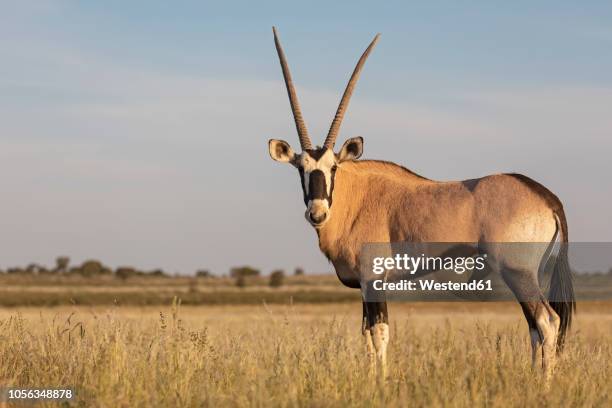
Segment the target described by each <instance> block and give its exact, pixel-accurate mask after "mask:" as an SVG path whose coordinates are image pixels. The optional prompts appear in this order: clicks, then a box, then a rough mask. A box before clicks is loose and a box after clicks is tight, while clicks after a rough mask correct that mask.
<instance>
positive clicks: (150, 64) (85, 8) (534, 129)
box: [0, 0, 612, 273]
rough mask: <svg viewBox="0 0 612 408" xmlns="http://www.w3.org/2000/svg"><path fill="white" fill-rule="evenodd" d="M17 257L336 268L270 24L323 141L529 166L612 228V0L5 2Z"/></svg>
mask: <svg viewBox="0 0 612 408" xmlns="http://www.w3.org/2000/svg"><path fill="white" fill-rule="evenodd" d="M0 6H1V7H2V10H3V12H2V13H1V14H0V56H1V57H0V58H2V61H1V64H0V173H1V174H2V178H1V179H0V180H1V181H0V185H1V187H2V191H3V200H2V202H3V204H2V206H3V214H4V215H3V216H2V217H0V229H1V230H2V231H3V232H2V234H1V236H0V248H2V249H1V250H0V251H1V252H0V256H1V257H0V268H4V267H7V266H10V265H16V264H26V263H28V262H30V261H37V262H41V263H46V264H48V263H51V262H52V260H53V259H54V257H55V256H56V255H60V254H67V255H70V256H72V257H73V259H74V260H75V261H81V260H83V259H86V258H98V259H101V260H103V261H105V262H107V263H108V264H110V265H111V266H116V265H136V266H142V267H145V268H153V267H163V268H164V269H166V270H168V271H180V272H183V273H189V272H192V271H193V270H195V269H197V268H210V269H211V270H213V271H214V272H217V273H224V272H226V271H227V269H228V268H229V267H230V266H232V265H238V264H245V263H248V264H254V265H257V266H260V267H262V268H263V269H264V270H266V271H269V270H270V269H272V268H275V267H284V268H292V267H293V266H295V265H303V266H305V267H306V269H307V270H309V271H320V272H323V271H331V267H330V266H329V265H328V264H327V262H326V261H325V259H324V258H323V256H322V255H320V254H319V252H318V249H317V244H316V236H315V234H314V232H313V231H312V230H311V229H310V227H308V226H307V224H306V223H305V221H304V220H303V217H302V212H303V208H302V207H303V203H302V202H301V192H300V188H299V182H298V177H297V175H296V174H294V171H292V170H290V169H289V168H287V167H283V166H280V165H278V164H277V163H273V162H272V161H271V160H270V159H269V157H268V155H267V145H266V143H267V140H268V139H269V138H270V137H275V138H284V139H286V140H288V141H289V142H290V143H292V144H293V145H296V144H297V138H296V136H295V131H294V127H293V124H292V119H291V115H290V110H289V106H288V103H287V100H286V94H285V91H284V86H283V83H282V77H281V73H280V68H279V66H278V60H277V57H276V53H275V49H274V46H273V42H272V33H271V26H272V25H276V26H277V27H278V29H279V30H280V34H281V39H282V42H283V45H284V47H285V51H286V53H287V56H288V58H289V63H290V65H291V68H292V71H293V75H294V79H295V81H296V83H297V85H298V92H299V95H300V99H301V102H302V106H303V110H304V114H305V118H306V120H307V122H308V124H309V128H310V129H311V133H312V134H313V137H315V138H316V137H319V138H322V137H323V135H324V134H325V130H326V129H327V127H328V126H329V121H330V120H331V118H332V115H333V112H334V110H335V107H336V104H337V101H338V99H339V97H340V93H341V91H342V89H343V87H344V84H345V82H346V80H347V78H348V76H349V74H350V72H351V70H352V68H353V66H354V63H355V62H356V59H357V58H358V56H359V55H360V53H361V52H362V50H363V49H364V48H365V46H366V45H367V44H368V43H369V41H370V40H371V38H372V37H373V36H374V34H376V33H377V32H381V33H382V37H381V41H380V43H379V45H378V46H377V48H376V50H375V51H374V52H373V54H372V56H371V57H370V59H369V61H368V63H367V65H366V68H365V70H364V73H363V75H362V79H361V81H360V83H359V86H358V90H357V92H356V93H355V95H354V97H353V101H352V102H351V107H350V109H349V112H348V115H347V118H346V120H345V124H344V125H343V128H342V133H341V135H340V138H342V139H343V138H347V137H351V136H355V135H358V134H359V135H362V136H364V137H365V140H366V145H365V157H367V158H379V159H387V160H393V161H396V162H398V163H400V164H403V165H405V166H407V167H409V168H412V169H413V170H415V171H417V172H419V173H421V174H423V175H425V176H428V177H431V178H436V179H441V180H448V179H464V178H470V177H478V176H482V175H485V174H489V173H495V172H507V171H517V172H522V173H525V174H528V175H530V176H532V177H533V178H535V179H536V180H539V181H541V182H542V183H544V184H545V185H547V186H548V187H549V188H550V189H551V190H553V191H554V192H556V193H557V194H558V195H559V196H560V198H561V199H562V200H563V201H564V202H565V206H566V210H567V213H568V216H569V219H570V229H571V230H570V231H571V232H570V233H571V235H570V236H571V237H573V239H574V240H580V241H605V240H608V241H609V240H610V239H612V222H611V221H610V218H611V217H609V214H608V212H609V210H608V208H609V202H610V200H611V199H612V192H611V191H610V190H611V188H610V182H609V180H608V177H609V174H610V173H611V171H610V170H612V169H611V167H612V165H611V164H610V160H609V152H610V150H611V149H610V148H611V147H612V146H611V145H612V142H610V134H611V132H612V115H611V114H610V106H612V83H611V80H612V75H610V72H612V52H611V51H612V4H611V3H609V2H589V3H588V5H587V4H586V3H582V4H579V3H575V2H571V3H570V2H537V4H536V2H470V3H469V4H459V3H458V2H435V3H434V2H427V3H425V2H423V3H422V4H416V3H409V2H384V3H383V4H377V3H374V2H350V3H344V2H296V3H290V2H257V4H255V3H254V2H234V3H228V2H218V3H216V4H210V3H205V2H180V3H179V2H161V1H160V2H156V1H146V2H145V1H142V2H120V1H109V2H73V1H61V0H42V1H36V2H29V3H28V2H17V1H15V2H4V1H3V2H0Z"/></svg>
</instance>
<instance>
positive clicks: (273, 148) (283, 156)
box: [268, 139, 295, 163]
mask: <svg viewBox="0 0 612 408" xmlns="http://www.w3.org/2000/svg"><path fill="white" fill-rule="evenodd" d="M268 149H269V150H270V157H272V159H273V160H276V161H277V162H281V163H293V159H295V153H294V152H293V149H292V148H291V146H289V143H287V142H285V141H284V140H276V139H270V140H269V141H268Z"/></svg>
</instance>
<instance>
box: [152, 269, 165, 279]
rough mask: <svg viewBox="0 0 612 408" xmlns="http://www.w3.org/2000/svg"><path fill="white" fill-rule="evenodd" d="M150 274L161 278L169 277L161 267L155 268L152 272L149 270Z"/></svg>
mask: <svg viewBox="0 0 612 408" xmlns="http://www.w3.org/2000/svg"><path fill="white" fill-rule="evenodd" d="M149 275H150V276H155V277H159V278H161V277H167V276H168V275H166V273H165V272H164V271H163V270H161V269H155V270H152V271H151V272H149Z"/></svg>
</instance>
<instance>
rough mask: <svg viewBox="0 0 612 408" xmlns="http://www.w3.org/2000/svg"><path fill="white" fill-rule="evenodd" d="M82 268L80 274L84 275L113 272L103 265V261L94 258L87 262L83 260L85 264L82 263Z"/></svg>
mask: <svg viewBox="0 0 612 408" xmlns="http://www.w3.org/2000/svg"><path fill="white" fill-rule="evenodd" d="M79 269H80V272H79V273H80V274H81V275H83V276H87V277H90V276H99V275H110V274H112V273H113V271H112V270H111V269H110V268H108V267H106V266H104V265H102V262H100V261H96V260H93V259H90V260H87V261H85V262H83V264H82V265H81V267H80V268H79Z"/></svg>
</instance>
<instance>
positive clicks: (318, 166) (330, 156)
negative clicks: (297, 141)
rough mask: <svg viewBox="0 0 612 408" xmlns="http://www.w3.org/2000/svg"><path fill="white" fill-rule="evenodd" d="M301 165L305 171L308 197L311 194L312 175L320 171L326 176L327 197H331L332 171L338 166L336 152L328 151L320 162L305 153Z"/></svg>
mask: <svg viewBox="0 0 612 408" xmlns="http://www.w3.org/2000/svg"><path fill="white" fill-rule="evenodd" d="M299 164H300V165H301V167H302V168H303V169H304V189H305V190H306V194H307V195H308V193H309V191H308V188H309V187H310V173H312V172H313V171H315V170H320V171H321V172H323V175H324V176H325V187H326V188H327V195H329V196H331V169H332V167H334V166H335V165H336V155H335V154H334V152H333V151H332V150H331V149H328V150H327V151H326V152H325V153H324V154H323V156H321V158H320V159H319V160H318V161H317V160H315V159H313V158H312V157H310V155H309V154H308V153H306V152H304V153H302V154H301V155H300V160H299Z"/></svg>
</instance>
